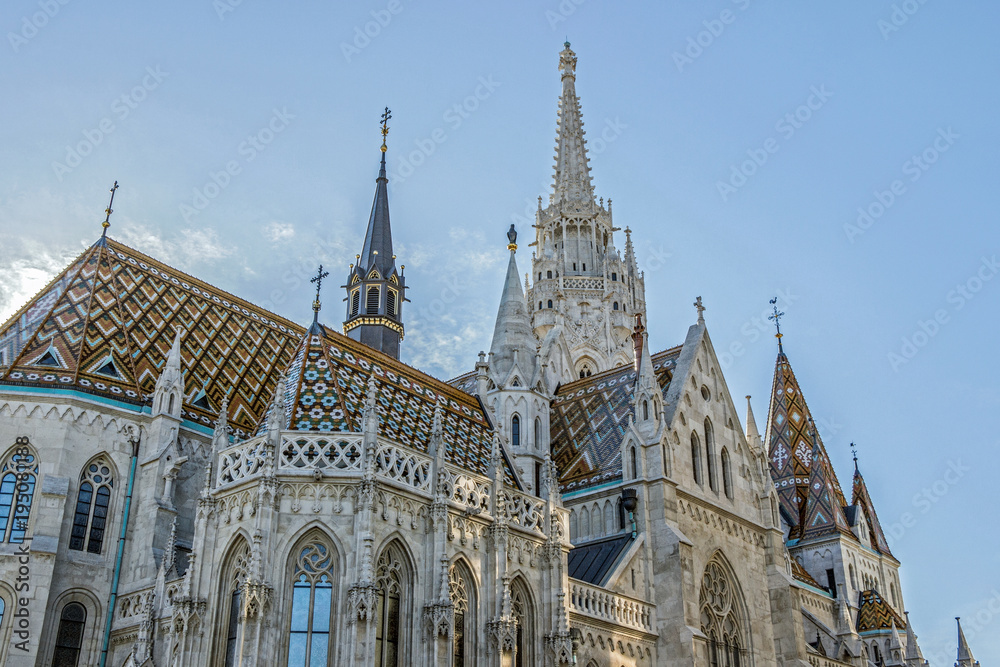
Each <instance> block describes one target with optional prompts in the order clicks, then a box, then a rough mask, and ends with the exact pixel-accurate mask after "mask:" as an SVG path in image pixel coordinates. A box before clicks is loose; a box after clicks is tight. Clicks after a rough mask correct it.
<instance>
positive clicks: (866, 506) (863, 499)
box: [851, 468, 892, 556]
mask: <svg viewBox="0 0 1000 667" xmlns="http://www.w3.org/2000/svg"><path fill="white" fill-rule="evenodd" d="M851 504H852V505H855V506H857V507H860V508H861V511H862V512H864V515H865V520H866V521H867V522H868V526H869V527H870V528H871V532H872V535H873V536H874V537H875V539H874V540H873V542H874V545H873V546H874V547H875V549H876V550H877V551H878V552H879V553H881V554H884V555H886V556H892V552H891V551H889V541H888V540H886V538H885V532H884V531H883V530H882V524H880V523H879V521H878V515H877V514H876V513H875V505H874V504H873V503H872V499H871V495H870V494H869V493H868V486H867V485H866V484H865V478H864V477H862V476H861V471H860V470H858V469H857V468H855V469H854V488H853V489H852V492H851Z"/></svg>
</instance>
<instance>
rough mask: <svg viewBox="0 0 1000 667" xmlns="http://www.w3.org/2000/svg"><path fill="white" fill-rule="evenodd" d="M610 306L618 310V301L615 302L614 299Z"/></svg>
mask: <svg viewBox="0 0 1000 667" xmlns="http://www.w3.org/2000/svg"><path fill="white" fill-rule="evenodd" d="M612 307H613V308H614V309H615V310H618V302H617V301H615V303H614V305H613V306H612Z"/></svg>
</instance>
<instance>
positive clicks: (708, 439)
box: [705, 417, 719, 493]
mask: <svg viewBox="0 0 1000 667" xmlns="http://www.w3.org/2000/svg"><path fill="white" fill-rule="evenodd" d="M705 458H706V462H707V464H708V467H707V471H708V486H709V488H711V489H712V490H713V491H715V492H716V493H718V491H719V480H718V479H717V478H716V474H715V430H714V429H713V428H712V421H711V420H710V419H709V418H708V417H705Z"/></svg>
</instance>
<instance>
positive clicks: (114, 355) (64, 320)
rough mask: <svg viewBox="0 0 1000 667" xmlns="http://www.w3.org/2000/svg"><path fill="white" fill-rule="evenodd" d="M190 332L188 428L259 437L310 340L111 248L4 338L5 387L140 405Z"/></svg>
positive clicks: (72, 274)
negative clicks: (224, 419)
mask: <svg viewBox="0 0 1000 667" xmlns="http://www.w3.org/2000/svg"><path fill="white" fill-rule="evenodd" d="M178 328H181V329H183V330H184V331H185V334H184V336H183V347H182V351H181V355H182V358H183V369H184V380H185V391H184V406H183V413H182V414H183V417H184V418H185V419H188V420H191V421H194V422H197V423H200V424H203V425H206V426H211V425H212V424H214V423H215V418H216V416H217V414H218V410H219V407H220V405H221V404H222V399H223V398H224V397H225V396H227V395H228V396H229V410H230V417H229V419H230V423H231V424H232V425H233V426H234V428H236V429H237V430H249V429H252V428H253V427H254V426H255V425H256V423H257V422H258V421H259V419H260V417H261V415H263V414H264V412H265V411H266V410H267V407H268V405H269V401H270V397H271V396H272V395H273V393H274V387H275V384H276V382H277V369H280V368H283V367H285V366H286V365H288V363H289V362H290V361H291V358H292V354H293V352H294V350H295V347H296V345H297V344H298V342H299V340H300V339H301V337H302V334H303V332H304V329H303V328H302V327H300V326H298V325H296V324H294V323H293V322H291V321H289V320H286V319H284V318H281V317H278V316H277V315H274V314H272V313H269V312H267V311H265V310H263V309H261V308H259V307H257V306H254V305H253V304H251V303H249V302H247V301H244V300H243V299H239V298H237V297H234V296H232V295H231V294H227V293H226V292H224V291H222V290H220V289H218V288H216V287H213V286H212V285H209V284H207V283H205V282H202V281H200V280H198V279H196V278H193V277H191V276H189V275H186V274H184V273H182V272H180V271H177V270H176V269H173V268H171V267H169V266H166V265H164V264H162V263H160V262H158V261H156V260H154V259H152V258H150V257H147V256H146V255H144V254H142V253H140V252H138V251H136V250H133V249H131V248H129V247H127V246H125V245H123V244H121V243H119V242H117V241H114V240H112V239H106V240H105V239H102V240H100V241H98V242H97V243H95V244H94V245H93V246H91V247H90V248H88V249H87V250H85V251H84V252H83V254H82V255H80V257H79V258H77V259H76V260H75V261H74V262H73V263H72V264H71V265H70V266H69V267H68V268H67V269H66V270H65V271H63V272H62V273H61V274H59V275H58V276H57V277H56V278H55V279H54V280H53V281H52V282H51V283H50V284H49V285H48V286H47V287H46V288H45V289H44V290H42V291H41V292H40V293H39V294H38V295H37V296H36V297H35V298H34V299H32V300H31V301H30V302H29V303H28V304H27V305H25V306H24V307H23V308H22V309H21V310H20V311H18V312H17V313H16V314H15V315H14V316H13V317H12V318H11V319H10V320H8V322H7V323H6V324H5V325H4V326H3V328H2V329H0V357H2V359H0V362H2V364H0V382H2V383H3V384H8V385H16V386H35V387H61V388H71V389H75V390H78V391H82V392H88V393H91V394H96V395H101V396H106V397H109V398H113V399H116V400H119V401H123V402H125V403H133V404H135V405H137V406H138V405H141V404H142V403H144V402H145V401H146V399H147V397H148V395H150V394H151V393H152V392H153V389H154V387H155V384H156V379H157V378H158V377H159V375H160V372H161V370H162V368H163V364H164V362H165V360H166V357H167V354H168V352H169V351H170V347H171V344H172V343H173V339H174V335H175V331H176V330H177V329H178Z"/></svg>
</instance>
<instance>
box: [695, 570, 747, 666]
mask: <svg viewBox="0 0 1000 667" xmlns="http://www.w3.org/2000/svg"><path fill="white" fill-rule="evenodd" d="M700 604H701V631H702V632H703V633H704V634H705V636H706V637H708V641H709V646H708V649H709V658H710V664H711V665H713V666H716V667H750V666H751V665H752V657H751V655H752V654H751V653H750V650H749V649H750V643H749V641H750V632H749V628H748V625H747V613H746V604H745V601H744V599H743V594H742V592H741V591H740V587H739V584H738V583H737V581H736V578H735V577H734V576H733V575H732V573H731V572H730V570H729V568H727V567H725V566H724V565H723V564H722V563H721V562H720V561H719V559H718V558H713V559H712V560H711V561H709V563H708V565H707V566H706V567H705V573H704V575H703V576H702V580H701V595H700Z"/></svg>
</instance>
